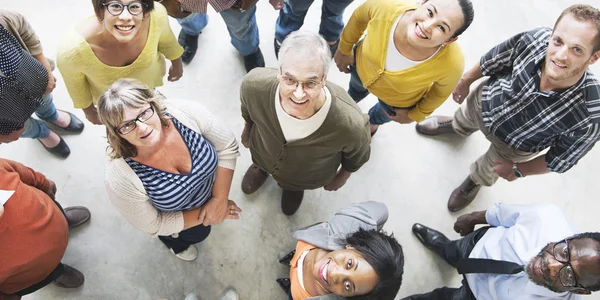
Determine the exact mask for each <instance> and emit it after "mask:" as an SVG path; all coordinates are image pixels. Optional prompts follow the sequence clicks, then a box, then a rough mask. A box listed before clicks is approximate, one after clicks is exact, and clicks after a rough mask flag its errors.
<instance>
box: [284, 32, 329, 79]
mask: <svg viewBox="0 0 600 300" xmlns="http://www.w3.org/2000/svg"><path fill="white" fill-rule="evenodd" d="M288 54H292V55H294V56H296V55H297V56H300V57H302V58H304V59H306V61H307V62H309V63H313V62H314V60H319V61H321V63H322V64H323V76H327V72H329V65H330V63H331V50H329V44H327V41H325V39H324V38H323V37H322V36H320V35H319V34H316V33H314V32H310V31H306V30H298V31H295V32H292V33H291V34H290V35H288V36H287V37H286V38H285V40H283V43H282V44H281V49H280V50H279V67H280V68H281V65H283V62H284V61H285V58H286V56H287V55H288Z"/></svg>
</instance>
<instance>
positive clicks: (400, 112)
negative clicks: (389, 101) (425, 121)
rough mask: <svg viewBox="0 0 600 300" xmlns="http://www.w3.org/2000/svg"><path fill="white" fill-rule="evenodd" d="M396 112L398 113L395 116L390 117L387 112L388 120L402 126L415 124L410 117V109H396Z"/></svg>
mask: <svg viewBox="0 0 600 300" xmlns="http://www.w3.org/2000/svg"><path fill="white" fill-rule="evenodd" d="M394 111H395V112H396V115H395V116H392V115H390V114H389V113H388V112H387V111H386V112H385V114H386V115H387V117H388V119H390V120H392V121H395V122H398V123H400V124H410V123H412V122H414V120H413V119H411V118H409V117H408V108H394Z"/></svg>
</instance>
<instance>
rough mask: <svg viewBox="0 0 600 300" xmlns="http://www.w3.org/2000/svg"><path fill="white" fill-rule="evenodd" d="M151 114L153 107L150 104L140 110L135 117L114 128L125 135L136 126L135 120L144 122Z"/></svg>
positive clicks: (152, 114)
mask: <svg viewBox="0 0 600 300" xmlns="http://www.w3.org/2000/svg"><path fill="white" fill-rule="evenodd" d="M152 116H154V107H152V105H150V107H148V108H146V109H144V111H142V112H141V113H140V114H139V115H138V116H137V118H135V119H133V120H131V121H128V122H127V123H125V124H122V125H121V126H117V127H115V130H116V131H117V132H118V133H120V134H122V135H126V134H128V133H130V132H132V131H134V130H135V129H136V128H137V122H142V123H146V121H148V120H150V118H152Z"/></svg>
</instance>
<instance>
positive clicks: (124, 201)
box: [104, 100, 239, 236]
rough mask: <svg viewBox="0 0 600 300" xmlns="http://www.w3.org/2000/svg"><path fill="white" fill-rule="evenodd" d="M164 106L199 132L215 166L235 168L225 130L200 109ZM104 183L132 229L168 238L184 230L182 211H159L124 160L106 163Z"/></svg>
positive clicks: (236, 153) (233, 145)
mask: <svg viewBox="0 0 600 300" xmlns="http://www.w3.org/2000/svg"><path fill="white" fill-rule="evenodd" d="M172 102H173V103H177V106H173V105H172V104H171V103H165V104H166V107H167V111H168V112H169V113H170V114H171V115H173V117H175V118H176V119H177V120H179V121H180V122H181V123H183V124H184V125H185V126H186V127H188V128H190V129H192V130H194V131H196V132H198V133H200V134H201V135H202V136H203V137H204V138H205V139H206V140H207V141H208V142H209V143H211V144H212V145H213V146H214V147H215V150H216V151H217V156H218V159H219V162H218V166H219V167H223V168H227V169H231V170H233V169H235V163H236V160H237V157H238V156H239V151H238V143H237V141H236V140H235V136H234V135H233V133H232V132H231V130H229V129H228V128H227V127H225V126H224V125H222V124H221V123H220V122H218V121H217V120H216V119H215V117H214V116H213V115H212V114H211V113H210V112H209V111H208V110H207V109H206V108H204V107H203V106H201V105H199V104H196V103H193V105H186V106H183V105H180V103H181V102H182V100H173V101H172ZM104 183H105V185H106V190H107V191H108V197H109V199H110V201H111V202H112V204H113V205H114V206H115V207H116V208H117V210H118V211H119V212H120V213H121V214H122V215H123V216H124V217H125V218H126V219H127V221H129V222H130V223H131V224H133V226H135V227H137V228H138V229H140V230H142V231H143V232H146V233H148V234H150V235H152V236H157V235H163V236H166V235H171V234H174V233H178V232H181V231H182V230H183V212H181V211H178V212H161V211H158V210H157V209H156V208H155V207H154V205H153V204H152V201H151V200H150V198H149V197H148V194H147V193H146V190H145V189H144V186H143V184H142V181H141V180H140V179H139V178H138V176H137V175H136V174H135V172H134V171H133V170H132V169H131V168H130V167H129V165H128V164H127V162H125V160H124V159H123V158H118V159H111V160H109V161H108V163H107V164H106V168H105V171H104Z"/></svg>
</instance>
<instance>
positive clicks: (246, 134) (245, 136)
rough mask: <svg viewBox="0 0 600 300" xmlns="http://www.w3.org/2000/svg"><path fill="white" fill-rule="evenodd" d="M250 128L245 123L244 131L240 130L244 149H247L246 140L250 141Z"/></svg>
mask: <svg viewBox="0 0 600 300" xmlns="http://www.w3.org/2000/svg"><path fill="white" fill-rule="evenodd" d="M251 128H252V127H251V126H248V123H246V125H245V126H244V130H242V145H244V147H246V148H248V145H249V144H248V140H249V139H250V129H251Z"/></svg>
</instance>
